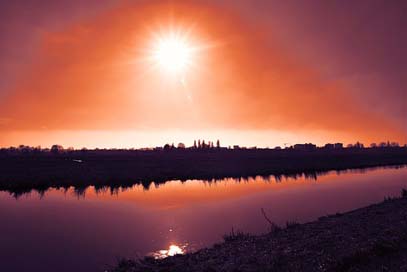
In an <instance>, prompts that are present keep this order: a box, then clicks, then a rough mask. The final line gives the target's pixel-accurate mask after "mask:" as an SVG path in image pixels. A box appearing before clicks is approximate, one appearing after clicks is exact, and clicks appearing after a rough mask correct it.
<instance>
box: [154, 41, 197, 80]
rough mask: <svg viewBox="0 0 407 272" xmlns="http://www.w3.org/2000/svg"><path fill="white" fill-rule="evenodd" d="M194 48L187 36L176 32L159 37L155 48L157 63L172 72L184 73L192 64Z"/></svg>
mask: <svg viewBox="0 0 407 272" xmlns="http://www.w3.org/2000/svg"><path fill="white" fill-rule="evenodd" d="M192 52H193V48H192V47H191V45H190V44H189V43H188V41H187V39H186V38H183V37H181V36H178V35H175V34H169V35H167V36H163V37H159V38H158V39H157V40H156V44H155V46H154V50H153V59H154V60H155V62H156V64H157V65H158V66H159V67H160V68H162V69H164V70H166V71H167V72H170V73H176V74H179V73H184V72H186V70H187V68H188V67H189V66H190V65H191V61H192Z"/></svg>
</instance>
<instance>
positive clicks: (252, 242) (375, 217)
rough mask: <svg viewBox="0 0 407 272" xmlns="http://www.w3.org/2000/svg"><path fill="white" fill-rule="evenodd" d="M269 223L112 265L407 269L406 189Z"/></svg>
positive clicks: (124, 270) (196, 271) (121, 270)
mask: <svg viewBox="0 0 407 272" xmlns="http://www.w3.org/2000/svg"><path fill="white" fill-rule="evenodd" d="M406 182H407V181H406ZM344 201H346V200H344ZM265 219H266V218H265ZM265 223H266V224H269V223H268V221H267V220H265ZM270 228H271V231H270V233H267V234H264V235H260V236H253V235H246V234H241V233H238V234H236V233H232V234H231V235H228V236H226V237H225V241H224V242H223V243H220V244H217V245H214V246H213V247H212V248H208V249H202V250H199V251H197V252H195V253H189V254H186V255H176V256H174V257H168V258H166V259H161V260H156V259H154V258H145V259H142V260H135V261H134V260H122V261H121V262H120V263H119V264H118V266H117V267H116V268H113V269H112V270H111V271H112V272H130V271H132V272H139V271H140V272H141V271H143V272H156V271H162V272H164V271H172V272H177V271H190V272H209V271H224V272H229V271H230V272H232V271H241V272H249V271H250V272H252V271H407V192H406V191H405V190H403V192H402V197H401V198H397V199H385V200H384V201H383V202H381V203H379V204H374V205H371V206H368V207H365V208H361V209H357V210H354V211H351V212H347V213H344V214H335V215H331V216H326V217H321V218H320V219H319V220H317V221H314V222H310V223H305V224H295V223H289V224H287V226H286V227H285V228H279V227H277V226H275V225H273V224H270Z"/></svg>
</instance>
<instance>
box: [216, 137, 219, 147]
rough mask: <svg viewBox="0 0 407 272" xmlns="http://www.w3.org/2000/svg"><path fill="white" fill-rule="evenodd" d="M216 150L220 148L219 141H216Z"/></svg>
mask: <svg viewBox="0 0 407 272" xmlns="http://www.w3.org/2000/svg"><path fill="white" fill-rule="evenodd" d="M216 148H220V142H219V139H218V140H217V141H216Z"/></svg>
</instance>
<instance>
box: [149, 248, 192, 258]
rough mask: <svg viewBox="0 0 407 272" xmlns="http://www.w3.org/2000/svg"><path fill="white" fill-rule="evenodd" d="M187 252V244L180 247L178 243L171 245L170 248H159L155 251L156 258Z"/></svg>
mask: <svg viewBox="0 0 407 272" xmlns="http://www.w3.org/2000/svg"><path fill="white" fill-rule="evenodd" d="M184 253H185V246H183V247H179V246H177V245H170V247H169V248H168V249H162V250H159V251H157V252H155V253H153V256H154V258H156V259H164V258H167V257H170V256H175V255H178V254H184Z"/></svg>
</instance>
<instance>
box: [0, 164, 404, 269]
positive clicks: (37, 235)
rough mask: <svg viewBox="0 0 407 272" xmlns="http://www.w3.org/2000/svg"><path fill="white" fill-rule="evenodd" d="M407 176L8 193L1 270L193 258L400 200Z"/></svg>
mask: <svg viewBox="0 0 407 272" xmlns="http://www.w3.org/2000/svg"><path fill="white" fill-rule="evenodd" d="M401 188H407V168H406V167H404V168H398V169H395V168H380V169H371V170H364V171H360V170H359V171H355V170H353V171H347V172H341V173H337V172H328V173H325V174H323V175H319V176H318V177H317V178H316V179H313V178H305V177H303V176H301V177H297V178H282V179H281V180H276V178H275V177H271V178H268V179H265V178H261V177H257V178H251V179H248V180H240V181H238V180H234V179H224V180H220V181H217V182H204V181H198V180H191V181H187V182H184V183H182V182H180V181H170V182H167V183H165V184H161V185H160V186H154V185H152V186H151V187H150V188H149V190H145V189H143V187H141V186H134V187H132V188H129V189H125V190H121V189H119V190H118V191H114V192H111V191H110V190H109V189H106V190H101V191H95V189H94V188H93V187H90V188H87V189H86V190H85V191H84V192H80V193H78V192H77V191H75V190H74V189H73V188H71V189H69V190H67V191H65V190H62V189H61V190H58V189H50V190H48V191H47V192H45V194H43V195H42V194H39V193H37V192H31V193H30V194H26V195H23V196H21V197H19V198H17V199H16V198H14V197H13V196H12V195H10V194H9V193H7V192H0V218H1V221H0V265H1V268H0V269H1V270H2V271H87V272H89V271H103V270H104V269H106V268H107V267H108V265H114V264H115V263H116V260H117V258H119V257H135V256H143V255H145V254H155V256H157V257H162V256H166V255H171V254H174V253H177V252H184V251H193V250H196V249H199V248H201V247H203V246H208V245H211V244H213V243H216V242H219V241H221V240H222V236H223V235H224V234H226V233H230V231H231V230H232V228H233V229H234V230H235V231H237V230H240V231H244V232H251V233H263V232H265V231H266V230H267V227H268V223H267V221H266V220H265V219H264V217H263V215H262V213H261V208H264V210H265V212H266V213H267V215H268V217H269V218H270V219H271V220H272V221H274V222H275V223H277V224H280V225H284V224H285V222H287V221H298V222H306V221H311V220H314V219H316V218H318V217H320V216H323V215H327V214H332V213H336V212H345V211H349V210H352V209H355V208H359V207H363V206H366V205H369V204H372V203H375V202H379V201H381V200H383V199H384V197H386V196H398V195H400V190H401Z"/></svg>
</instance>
